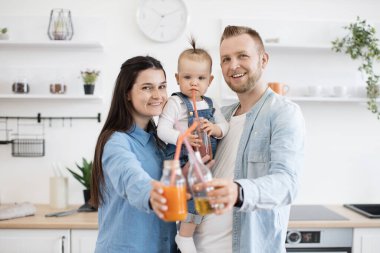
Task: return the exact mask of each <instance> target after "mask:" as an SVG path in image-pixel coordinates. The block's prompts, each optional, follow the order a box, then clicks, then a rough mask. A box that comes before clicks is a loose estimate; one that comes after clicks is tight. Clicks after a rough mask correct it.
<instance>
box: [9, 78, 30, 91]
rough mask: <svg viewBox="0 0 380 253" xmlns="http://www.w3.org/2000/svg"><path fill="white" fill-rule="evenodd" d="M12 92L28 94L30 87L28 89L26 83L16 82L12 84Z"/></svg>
mask: <svg viewBox="0 0 380 253" xmlns="http://www.w3.org/2000/svg"><path fill="white" fill-rule="evenodd" d="M12 91H13V92H14V93H23V94H24V93H29V91H30V87H29V84H28V83H27V82H26V81H23V82H21V81H18V82H14V83H13V84H12Z"/></svg>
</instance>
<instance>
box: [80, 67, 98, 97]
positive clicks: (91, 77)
mask: <svg viewBox="0 0 380 253" xmlns="http://www.w3.org/2000/svg"><path fill="white" fill-rule="evenodd" d="M80 74H81V77H82V80H83V83H84V84H83V87H84V94H86V95H91V94H94V89H95V82H96V80H97V79H98V77H99V74H100V71H98V70H89V69H88V70H85V71H81V72H80Z"/></svg>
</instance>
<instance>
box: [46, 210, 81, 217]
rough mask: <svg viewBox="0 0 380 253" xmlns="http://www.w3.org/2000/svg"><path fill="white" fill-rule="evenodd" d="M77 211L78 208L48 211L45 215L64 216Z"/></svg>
mask: <svg viewBox="0 0 380 253" xmlns="http://www.w3.org/2000/svg"><path fill="white" fill-rule="evenodd" d="M76 212H78V209H72V210H68V211H63V212H55V213H47V214H45V217H63V216H68V215H71V214H74V213H76Z"/></svg>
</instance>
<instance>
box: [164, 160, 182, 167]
mask: <svg viewBox="0 0 380 253" xmlns="http://www.w3.org/2000/svg"><path fill="white" fill-rule="evenodd" d="M164 168H170V169H171V168H179V161H178V160H165V161H164Z"/></svg>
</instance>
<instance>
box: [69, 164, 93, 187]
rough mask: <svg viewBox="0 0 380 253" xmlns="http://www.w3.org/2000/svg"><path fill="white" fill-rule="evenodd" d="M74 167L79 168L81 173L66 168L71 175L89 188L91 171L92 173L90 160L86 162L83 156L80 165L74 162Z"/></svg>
mask: <svg viewBox="0 0 380 253" xmlns="http://www.w3.org/2000/svg"><path fill="white" fill-rule="evenodd" d="M75 165H76V167H77V168H78V169H79V171H80V172H81V174H82V175H80V174H79V173H77V172H75V171H73V170H71V169H69V168H66V169H67V170H68V171H69V172H70V173H71V174H72V175H73V177H74V178H75V179H76V180H78V182H80V183H81V184H82V185H83V186H84V187H85V188H86V189H90V182H91V173H92V161H91V162H88V161H87V160H86V159H85V158H82V166H80V165H79V164H77V163H76V164H75Z"/></svg>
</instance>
